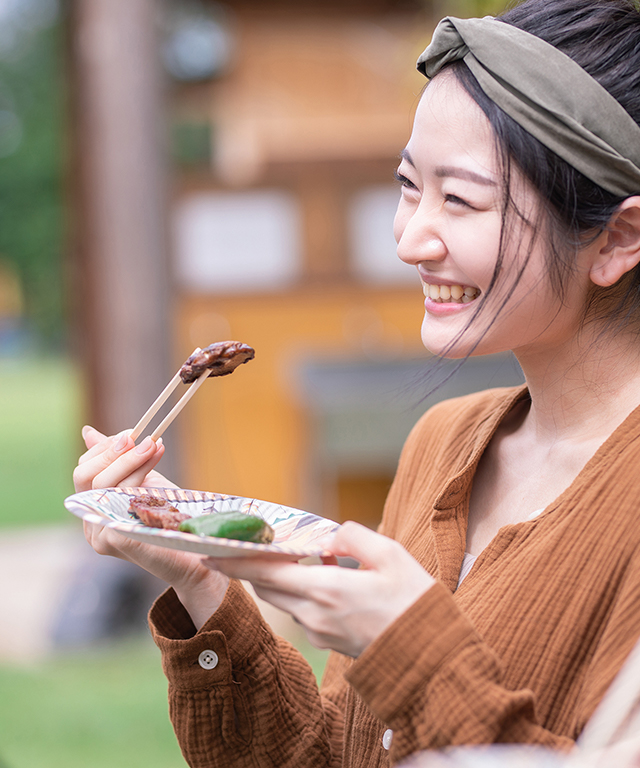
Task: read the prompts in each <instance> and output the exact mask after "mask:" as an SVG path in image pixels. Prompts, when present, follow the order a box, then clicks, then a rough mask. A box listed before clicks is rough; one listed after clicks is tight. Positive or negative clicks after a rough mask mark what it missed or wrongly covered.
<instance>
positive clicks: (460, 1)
mask: <svg viewBox="0 0 640 768" xmlns="http://www.w3.org/2000/svg"><path fill="white" fill-rule="evenodd" d="M425 2H426V5H427V8H428V9H432V12H433V16H434V18H435V19H441V18H443V17H444V16H459V17H461V18H471V17H472V16H495V15H496V14H498V13H500V12H501V11H503V10H504V9H505V8H506V7H507V5H517V2H516V0H425Z"/></svg>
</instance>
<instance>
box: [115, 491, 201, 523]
mask: <svg viewBox="0 0 640 768" xmlns="http://www.w3.org/2000/svg"><path fill="white" fill-rule="evenodd" d="M129 514H131V515H133V516H134V517H136V518H137V519H138V520H140V522H141V523H142V524H143V525H146V526H147V527H148V528H168V529H170V530H172V531H177V530H178V528H179V527H180V523H182V522H184V521H185V520H189V515H186V514H185V513H184V512H180V511H179V510H178V509H176V507H174V506H172V505H171V504H169V502H168V501H167V499H159V498H157V497H156V496H146V495H142V496H134V497H133V498H132V499H131V501H130V503H129Z"/></svg>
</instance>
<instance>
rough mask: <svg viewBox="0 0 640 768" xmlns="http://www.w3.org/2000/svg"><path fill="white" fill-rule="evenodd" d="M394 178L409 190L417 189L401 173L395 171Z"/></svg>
mask: <svg viewBox="0 0 640 768" xmlns="http://www.w3.org/2000/svg"><path fill="white" fill-rule="evenodd" d="M393 177H394V178H395V180H396V181H398V182H400V184H402V186H403V187H407V188H408V189H417V187H416V185H415V184H414V183H413V182H412V181H411V180H410V179H408V178H407V177H406V176H403V175H402V174H401V173H400V172H399V171H394V172H393Z"/></svg>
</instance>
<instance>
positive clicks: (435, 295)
mask: <svg viewBox="0 0 640 768" xmlns="http://www.w3.org/2000/svg"><path fill="white" fill-rule="evenodd" d="M422 290H423V293H424V295H425V296H426V297H427V298H429V299H431V300H432V301H437V302H439V303H442V302H446V303H450V304H468V303H469V302H470V301H473V300H474V299H475V298H476V297H477V296H479V295H480V291H479V290H478V289H477V288H472V287H471V286H469V285H465V286H462V285H457V284H456V285H434V284H433V283H422Z"/></svg>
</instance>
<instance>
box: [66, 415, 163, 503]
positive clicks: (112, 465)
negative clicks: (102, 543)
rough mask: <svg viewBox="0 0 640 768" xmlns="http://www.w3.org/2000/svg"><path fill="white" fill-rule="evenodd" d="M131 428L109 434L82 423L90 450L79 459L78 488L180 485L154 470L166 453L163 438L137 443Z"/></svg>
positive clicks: (75, 479)
mask: <svg viewBox="0 0 640 768" xmlns="http://www.w3.org/2000/svg"><path fill="white" fill-rule="evenodd" d="M130 432H131V430H125V431H124V432H121V433H120V434H119V435H114V436H112V437H106V436H105V435H103V434H102V433H101V432H98V430H97V429H94V428H93V427H89V426H86V427H83V429H82V437H83V439H84V442H85V445H86V446H87V450H86V451H85V453H83V454H82V456H80V458H79V459H78V466H77V467H76V468H75V470H74V472H73V484H74V486H75V489H76V492H80V491H89V490H91V489H93V488H115V487H117V486H129V487H131V488H137V487H143V488H177V486H176V485H175V483H172V482H171V481H170V480H167V478H166V477H163V476H162V475H161V474H160V473H159V472H156V471H155V470H154V467H155V466H156V464H157V463H158V462H159V461H160V459H161V458H162V456H163V454H164V444H163V443H162V439H160V440H158V441H157V442H155V443H154V441H153V440H152V439H151V438H150V437H145V439H144V440H143V441H142V442H141V443H140V444H139V445H136V444H135V443H134V442H133V440H132V439H131V437H130Z"/></svg>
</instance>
